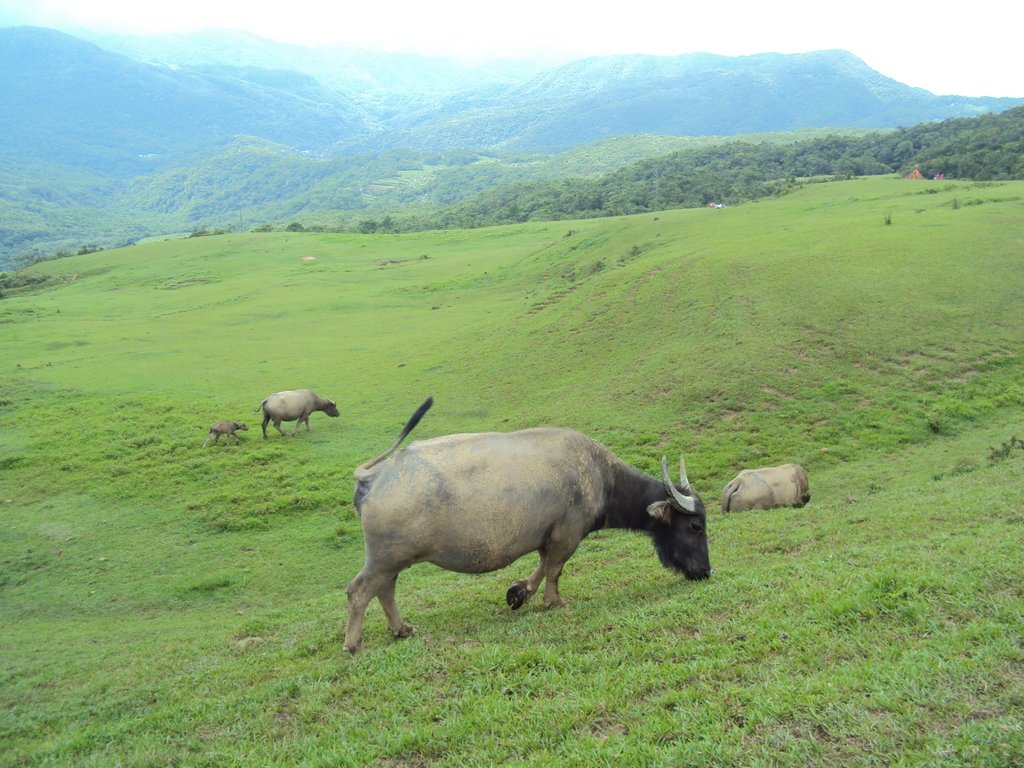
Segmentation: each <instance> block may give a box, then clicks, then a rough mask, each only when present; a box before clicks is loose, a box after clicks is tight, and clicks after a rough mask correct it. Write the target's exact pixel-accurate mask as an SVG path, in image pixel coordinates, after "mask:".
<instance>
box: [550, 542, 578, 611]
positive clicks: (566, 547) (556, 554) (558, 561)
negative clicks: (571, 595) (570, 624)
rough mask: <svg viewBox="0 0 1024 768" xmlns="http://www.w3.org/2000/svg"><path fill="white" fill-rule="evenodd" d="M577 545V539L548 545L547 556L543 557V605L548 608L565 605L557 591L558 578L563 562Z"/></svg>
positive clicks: (563, 565) (570, 555) (560, 574)
mask: <svg viewBox="0 0 1024 768" xmlns="http://www.w3.org/2000/svg"><path fill="white" fill-rule="evenodd" d="M577 546H579V541H575V542H570V541H563V542H560V543H556V542H553V543H552V544H551V545H549V546H548V556H547V557H546V558H544V578H545V579H546V580H547V581H546V583H545V584H544V605H545V606H547V607H548V608H561V607H563V606H564V605H566V602H565V600H563V599H562V596H561V595H560V594H559V593H558V580H559V578H561V576H562V568H564V567H565V562H566V561H567V560H568V559H569V558H570V557H572V553H573V552H575V551H576V547H577Z"/></svg>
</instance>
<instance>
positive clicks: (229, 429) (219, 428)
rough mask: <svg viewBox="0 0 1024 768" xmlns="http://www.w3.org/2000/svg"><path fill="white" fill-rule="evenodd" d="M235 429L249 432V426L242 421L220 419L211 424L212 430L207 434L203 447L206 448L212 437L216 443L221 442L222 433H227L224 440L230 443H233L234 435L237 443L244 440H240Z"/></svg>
mask: <svg viewBox="0 0 1024 768" xmlns="http://www.w3.org/2000/svg"><path fill="white" fill-rule="evenodd" d="M235 430H242V431H243V432H248V431H249V428H248V427H247V426H245V424H243V423H242V422H240V421H218V422H217V423H216V424H211V425H210V432H209V434H208V435H207V436H206V440H205V441H203V448H205V447H206V444H207V443H209V442H210V438H211V437H212V438H213V442H214V444H215V445H216V444H217V443H219V442H220V436H221V435H227V437H226V438H225V439H224V442H225V443H227V444H228V445H230V444H231V438H232V437H233V438H235V442H236V443H240V442H242V441H241V440H239V438H238V435H236V434H235Z"/></svg>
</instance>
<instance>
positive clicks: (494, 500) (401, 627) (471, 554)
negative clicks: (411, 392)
mask: <svg viewBox="0 0 1024 768" xmlns="http://www.w3.org/2000/svg"><path fill="white" fill-rule="evenodd" d="M432 404H433V398H428V399H427V400H426V402H424V403H423V405H421V406H420V407H419V409H418V410H417V411H416V412H415V413H414V414H413V416H412V417H411V418H410V419H409V421H408V423H407V424H406V425H405V428H404V429H403V430H402V431H401V433H400V434H399V435H398V438H397V439H396V440H395V442H394V443H392V445H391V447H390V448H389V449H388V450H387V451H385V452H384V453H382V454H380V455H379V456H377V457H376V458H373V459H370V460H369V461H367V462H366V463H365V464H363V465H361V466H360V467H358V468H357V469H356V471H355V478H356V490H355V506H356V513H357V514H358V515H359V516H360V518H361V520H362V526H363V538H364V543H365V550H366V561H365V564H364V565H363V568H362V570H361V571H360V572H359V573H358V575H356V577H355V578H354V579H353V580H352V581H351V582H350V583H349V585H348V627H347V628H346V631H345V650H346V651H349V652H355V651H356V650H358V648H359V645H360V641H361V639H362V633H363V616H364V614H365V611H366V606H367V604H369V602H370V601H371V600H372V599H373V598H374V597H376V598H378V600H379V601H380V604H381V607H382V608H383V609H384V614H385V616H386V617H387V622H388V627H389V629H390V630H391V632H392V634H394V635H395V636H396V637H408V636H409V635H411V634H412V633H413V628H412V627H411V626H410V625H409V624H407V623H406V622H405V621H403V620H402V617H401V615H400V614H399V612H398V607H397V606H396V605H395V583H396V581H397V579H398V574H399V572H400V571H402V570H404V569H406V568H408V567H409V566H411V565H413V564H414V563H420V562H430V563H434V564H435V565H438V566H440V567H441V568H444V569H446V570H449V571H457V572H460V573H485V572H488V571H494V570H497V569H499V568H503V567H505V566H507V565H509V564H510V563H512V562H514V561H515V560H517V559H518V558H519V557H521V556H522V555H525V554H526V553H528V552H533V551H535V550H536V551H537V552H539V553H540V564H539V565H538V566H537V568H536V570H534V571H533V573H532V574H530V576H529V577H528V578H525V579H519V580H518V581H515V582H513V584H512V585H511V587H509V589H508V592H507V594H506V595H505V599H506V601H507V602H508V604H509V605H510V606H511V607H512V609H513V610H514V609H517V608H519V607H520V606H522V605H523V603H525V602H526V601H527V600H528V599H529V598H530V596H531V595H533V593H534V592H536V591H537V588H538V587H539V586H540V583H541V581H543V580H544V579H545V578H546V579H547V584H546V586H545V588H544V604H545V605H546V606H547V607H549V608H550V607H555V606H561V605H564V604H565V602H564V601H563V599H562V597H561V595H559V593H558V579H559V576H560V575H561V573H562V567H563V566H564V565H565V562H566V560H568V559H569V557H570V556H571V555H572V553H573V552H575V551H576V547H577V546H579V543H580V542H581V541H582V540H583V539H584V538H585V537H586V536H587V534H589V533H591V532H592V531H596V530H598V529H600V528H630V529H632V530H637V531H642V532H644V533H646V534H647V535H649V536H650V537H651V538H652V540H653V542H654V548H655V551H656V552H657V554H658V556H659V558H660V559H661V562H662V564H663V565H665V566H666V567H668V568H673V569H675V570H677V571H681V572H682V573H683V574H684V575H685V576H686V577H687V578H689V579H705V578H707V577H708V576H709V575H710V574H711V566H710V564H709V561H708V542H707V533H706V531H705V524H706V514H705V511H704V504H703V502H702V501H701V499H700V497H699V496H698V495H697V494H696V493H695V492H694V491H693V490H691V488H690V484H689V481H688V480H687V479H686V468H685V466H684V464H683V461H682V459H680V462H679V471H680V475H681V479H682V485H681V486H679V487H676V486H674V485H673V484H672V481H671V480H670V479H669V475H668V466H667V463H666V460H665V458H664V457H662V460H661V478H660V479H659V478H654V477H649V476H647V475H645V474H642V473H641V472H639V471H637V470H636V469H633V468H632V467H630V466H629V465H627V464H625V463H624V462H622V461H621V460H620V459H618V458H616V457H615V456H614V455H613V454H612V453H611V451H609V450H608V449H607V448H605V447H604V446H602V445H601V444H600V443H597V442H595V441H594V440H592V439H591V438H589V437H587V436H586V435H583V434H581V433H579V432H574V431H572V430H568V429H527V430H524V431H521V432H509V433H497V432H490V433H481V434H462V435H448V436H446V437H437V438H434V439H432V440H422V441H417V442H414V443H412V444H410V445H409V446H408V447H406V448H403V449H402V450H401V451H398V452H396V449H397V448H398V446H399V445H400V444H401V442H402V441H403V440H404V439H405V438H406V436H407V435H408V434H409V433H410V432H411V431H412V429H413V428H414V427H415V426H416V424H417V423H418V422H419V420H420V419H421V418H422V417H423V414H425V413H426V412H427V410H428V409H429V408H430V406H431V405H432Z"/></svg>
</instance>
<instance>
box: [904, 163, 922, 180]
mask: <svg viewBox="0 0 1024 768" xmlns="http://www.w3.org/2000/svg"><path fill="white" fill-rule="evenodd" d="M903 178H904V179H923V178H924V175H923V174H922V173H921V166H919V165H915V166H914V170H912V171H911V172H910V173H908V174H907V175H906V176H904V177H903Z"/></svg>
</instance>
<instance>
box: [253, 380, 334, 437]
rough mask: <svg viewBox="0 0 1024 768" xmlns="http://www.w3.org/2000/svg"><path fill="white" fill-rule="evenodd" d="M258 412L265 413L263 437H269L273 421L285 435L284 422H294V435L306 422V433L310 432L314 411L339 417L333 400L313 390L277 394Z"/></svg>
mask: <svg viewBox="0 0 1024 768" xmlns="http://www.w3.org/2000/svg"><path fill="white" fill-rule="evenodd" d="M256 410H257V411H259V410H262V411H263V436H264V437H266V436H267V424H268V423H269V422H270V421H271V420H273V422H274V428H275V429H276V430H277V431H278V432H280V433H281V434H282V435H283V434H284V430H282V429H281V422H282V421H294V422H295V429H293V430H292V434H293V435H294V434H295V433H296V432H298V431H299V425H300V424H301V423H302V422H306V431H307V432H309V414H311V413H313V412H314V411H323V412H324V413H326V414H327V415H328V416H337V415H338V406H337V405H335V403H334V401H333V400H328V399H327V398H326V397H320V395H318V394H317V393H316V392H314V391H313V390H311V389H290V390H288V391H286V392H275V393H274V394H272V395H271V396H270V397H268V398H267V399H266V400H264V401H263V402H262V403H260V407H259V408H257V409H256Z"/></svg>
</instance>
